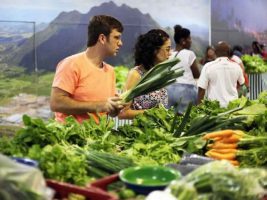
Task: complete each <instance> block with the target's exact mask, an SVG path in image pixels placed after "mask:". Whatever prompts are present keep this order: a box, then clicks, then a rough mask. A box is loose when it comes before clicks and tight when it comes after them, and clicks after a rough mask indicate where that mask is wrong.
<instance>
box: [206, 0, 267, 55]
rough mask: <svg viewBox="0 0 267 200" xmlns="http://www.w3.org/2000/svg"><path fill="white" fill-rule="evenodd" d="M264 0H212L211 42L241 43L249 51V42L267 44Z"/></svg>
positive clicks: (265, 3) (266, 15) (265, 5)
mask: <svg viewBox="0 0 267 200" xmlns="http://www.w3.org/2000/svg"><path fill="white" fill-rule="evenodd" d="M266 8H267V1H266V0H246V1H243V0H224V1H221V0H212V1H211V35H212V37H211V38H212V43H213V44H215V43H216V42H218V41H220V40H225V41H228V42H230V44H232V45H241V46H243V47H244V50H245V51H246V53H250V52H251V43H252V42H253V41H258V42H259V43H261V44H262V45H265V44H267V23H265V22H266V21H267V12H266Z"/></svg>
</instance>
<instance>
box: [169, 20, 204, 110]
mask: <svg viewBox="0 0 267 200" xmlns="http://www.w3.org/2000/svg"><path fill="white" fill-rule="evenodd" d="M174 31H175V34H174V41H175V43H176V47H175V51H174V52H173V53H172V55H171V58H173V57H177V58H179V59H180V62H179V63H177V65H175V66H174V67H173V68H178V67H182V68H183V70H184V74H183V76H181V77H179V78H177V79H176V82H175V83H173V84H171V85H170V86H168V87H167V90H168V97H169V101H168V108H170V107H172V106H175V107H176V104H178V106H177V107H176V109H177V111H178V112H179V113H183V112H184V111H185V109H186V108H187V105H188V104H189V103H190V102H192V103H193V104H196V103H197V85H196V81H195V79H197V78H198V77H199V75H200V72H199V68H198V64H197V61H196V55H195V53H194V52H193V51H191V50H189V49H190V47H191V43H192V41H191V36H190V31H189V30H188V29H186V28H182V27H181V26H180V25H176V26H175V27H174Z"/></svg>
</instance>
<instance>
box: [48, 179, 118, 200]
mask: <svg viewBox="0 0 267 200" xmlns="http://www.w3.org/2000/svg"><path fill="white" fill-rule="evenodd" d="M46 184H47V186H48V187H50V188H52V189H53V190H54V191H55V197H54V198H55V199H64V200H65V199H68V196H69V195H70V194H78V195H82V196H84V197H86V200H118V199H117V198H116V197H114V196H113V195H111V194H109V193H108V192H106V191H104V190H103V189H100V188H98V187H94V186H87V187H80V186H76V185H73V184H69V183H64V182H58V181H55V180H51V179H47V180H46Z"/></svg>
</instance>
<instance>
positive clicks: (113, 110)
mask: <svg viewBox="0 0 267 200" xmlns="http://www.w3.org/2000/svg"><path fill="white" fill-rule="evenodd" d="M70 96H71V95H70V94H69V93H68V92H66V91H64V90H61V89H59V88H57V87H53V88H52V92H51V99H50V108H51V110H52V111H53V112H61V113H64V114H68V115H73V114H85V113H88V112H89V113H97V112H107V113H109V114H110V115H111V116H116V115H117V114H118V113H119V112H120V110H121V109H122V108H123V107H124V105H123V104H122V103H121V102H120V101H121V98H119V97H110V98H108V100H107V101H92V102H83V101H77V100H74V99H72V98H71V97H70Z"/></svg>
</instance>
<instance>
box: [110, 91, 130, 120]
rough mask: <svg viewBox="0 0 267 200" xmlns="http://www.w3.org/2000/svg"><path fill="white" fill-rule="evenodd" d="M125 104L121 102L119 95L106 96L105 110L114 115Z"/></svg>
mask: <svg viewBox="0 0 267 200" xmlns="http://www.w3.org/2000/svg"><path fill="white" fill-rule="evenodd" d="M126 105H127V104H126V103H122V99H121V98H120V97H118V96H115V97H110V98H108V100H107V103H106V105H105V108H106V112H107V113H108V114H109V115H110V116H111V117H115V116H117V115H118V114H119V112H120V111H121V110H122V109H123V108H124V107H125V106H126Z"/></svg>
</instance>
